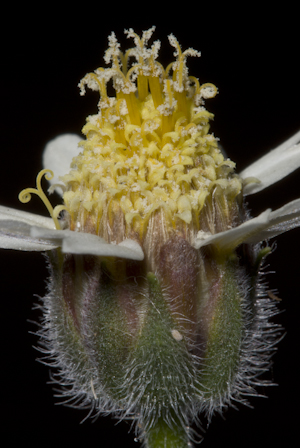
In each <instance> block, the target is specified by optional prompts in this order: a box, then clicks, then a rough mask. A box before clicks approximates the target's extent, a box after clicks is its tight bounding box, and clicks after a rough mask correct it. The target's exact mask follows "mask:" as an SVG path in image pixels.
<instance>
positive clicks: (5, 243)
mask: <svg viewBox="0 0 300 448" xmlns="http://www.w3.org/2000/svg"><path fill="white" fill-rule="evenodd" d="M33 225H38V226H44V228H48V229H53V228H54V227H55V226H54V222H53V220H52V219H51V218H45V217H44V216H39V215H34V214H33V213H27V212H23V211H21V210H15V209H12V208H9V207H3V206H0V248H2V249H14V250H24V251H44V250H50V249H53V248H54V247H56V246H54V245H53V243H49V242H47V241H43V240H40V239H38V238H34V237H32V236H31V234H30V229H31V227H32V226H33Z"/></svg>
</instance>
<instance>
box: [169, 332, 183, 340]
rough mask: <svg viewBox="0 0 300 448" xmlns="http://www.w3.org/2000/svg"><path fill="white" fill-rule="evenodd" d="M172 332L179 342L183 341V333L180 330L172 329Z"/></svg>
mask: <svg viewBox="0 0 300 448" xmlns="http://www.w3.org/2000/svg"><path fill="white" fill-rule="evenodd" d="M171 334H172V336H173V338H174V339H175V340H176V341H178V342H179V341H182V339H183V336H182V334H181V333H179V331H178V330H172V331H171Z"/></svg>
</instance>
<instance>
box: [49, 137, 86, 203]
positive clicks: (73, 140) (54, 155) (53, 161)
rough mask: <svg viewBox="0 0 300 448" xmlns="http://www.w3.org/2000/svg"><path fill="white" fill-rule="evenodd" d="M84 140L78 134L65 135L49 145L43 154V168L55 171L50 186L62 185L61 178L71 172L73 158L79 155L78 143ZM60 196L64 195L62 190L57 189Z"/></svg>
mask: <svg viewBox="0 0 300 448" xmlns="http://www.w3.org/2000/svg"><path fill="white" fill-rule="evenodd" d="M81 140H82V138H80V137H79V136H78V135H76V134H63V135H59V136H58V137H56V138H55V139H53V140H51V141H50V142H49V143H47V145H46V147H45V149H44V153H43V166H44V168H48V169H50V170H52V171H53V173H54V177H53V179H51V180H50V184H51V185H54V184H61V185H63V184H62V182H61V181H60V180H59V177H60V176H64V175H65V174H67V173H68V172H69V171H70V165H71V162H72V159H73V157H75V156H77V155H78V154H79V151H80V150H79V148H78V143H79V142H80V141H81ZM55 190H56V191H57V193H58V194H60V195H61V194H62V190H61V189H60V188H55Z"/></svg>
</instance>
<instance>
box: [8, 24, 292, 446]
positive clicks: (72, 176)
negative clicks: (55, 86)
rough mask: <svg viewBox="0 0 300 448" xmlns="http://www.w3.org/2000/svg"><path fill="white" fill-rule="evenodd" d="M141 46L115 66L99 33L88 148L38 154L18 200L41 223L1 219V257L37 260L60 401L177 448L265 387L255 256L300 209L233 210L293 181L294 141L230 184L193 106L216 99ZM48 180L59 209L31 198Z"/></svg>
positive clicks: (137, 42) (265, 350) (68, 145)
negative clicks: (124, 422)
mask: <svg viewBox="0 0 300 448" xmlns="http://www.w3.org/2000/svg"><path fill="white" fill-rule="evenodd" d="M153 31H154V28H151V29H150V30H148V31H146V32H144V33H143V35H142V37H141V38H140V37H139V36H137V35H136V34H135V33H134V32H133V30H129V31H126V34H127V37H128V38H131V39H133V42H134V47H133V48H130V49H129V50H128V51H127V52H126V53H125V54H123V53H122V52H121V50H120V45H119V43H118V42H117V40H116V37H115V34H114V33H112V34H111V36H110V37H109V48H108V50H107V51H106V54H105V62H106V64H108V65H109V68H106V69H104V68H99V69H97V70H96V71H95V72H94V73H90V74H88V75H86V76H85V77H84V78H83V80H82V81H81V83H80V88H81V92H82V93H84V91H85V87H86V86H88V87H90V88H92V89H93V90H98V91H99V93H100V102H99V113H98V114H97V115H93V116H90V117H88V119H87V124H86V125H85V126H84V128H83V133H84V134H85V135H86V139H85V140H84V141H80V142H79V138H78V137H77V136H74V135H66V136H63V137H59V138H57V139H56V140H54V141H52V142H50V144H49V145H48V146H47V148H46V151H45V154H44V163H45V168H46V169H45V170H43V171H41V172H40V173H39V175H38V177H37V186H36V188H27V189H25V190H23V191H22V192H21V193H20V200H21V201H22V202H27V201H28V200H29V199H30V195H31V194H37V195H38V196H40V198H41V199H42V200H43V202H44V203H45V205H46V206H47V208H48V210H49V212H50V215H51V218H44V217H40V216H35V215H32V214H29V213H26V212H23V211H16V210H12V209H8V208H6V207H1V208H0V229H1V236H0V244H1V247H3V248H6V249H9V248H10V249H17V250H40V251H47V254H48V259H49V266H50V271H51V275H50V280H49V293H48V294H47V295H46V297H45V298H44V299H43V306H44V316H43V320H42V323H43V326H42V330H41V331H40V332H39V334H40V336H41V345H42V346H43V350H44V351H46V352H47V354H48V355H46V359H48V361H49V363H50V364H51V363H52V364H53V365H54V366H55V373H54V378H55V379H56V381H57V382H58V383H61V385H62V396H64V397H65V398H66V400H67V399H68V397H69V398H70V399H71V400H72V399H73V400H74V403H75V404H76V405H77V404H79V405H80V404H82V405H84V406H86V405H90V406H91V408H92V409H94V410H95V412H96V413H99V414H100V413H102V412H104V413H108V412H112V413H114V414H116V415H119V416H120V418H132V419H133V420H134V421H135V423H136V431H137V433H138V435H139V437H140V439H141V440H143V441H144V443H145V446H147V447H164V448H165V447H172V448H174V447H176V448H177V447H178V448H179V447H187V446H190V445H189V443H190V441H191V440H192V434H191V431H190V429H189V428H190V425H191V423H193V422H197V420H198V416H199V415H200V414H201V413H205V414H206V416H207V417H208V418H209V419H210V418H211V416H212V415H213V413H214V412H215V411H217V412H222V411H223V410H224V409H225V408H226V407H227V406H229V405H230V403H231V401H232V400H234V401H235V402H236V401H239V402H246V398H245V397H246V396H247V395H248V394H253V393H255V392H254V391H255V389H254V388H255V387H256V386H259V385H262V384H265V383H264V382H263V381H261V380H260V379H259V376H260V374H262V373H263V372H265V371H266V370H267V369H268V367H269V361H270V357H271V355H272V351H273V348H274V344H275V343H276V341H277V340H278V339H279V337H280V327H278V326H276V325H275V324H272V322H271V321H270V319H271V318H272V316H273V315H274V314H275V313H276V301H274V300H273V299H272V298H269V297H268V296H267V294H266V292H265V290H264V287H263V285H262V284H261V282H260V277H261V272H260V266H261V263H262V260H263V258H264V257H265V256H266V255H267V254H268V253H269V252H270V251H271V249H270V247H269V246H268V244H266V243H264V244H263V245H261V243H260V242H261V241H265V240H268V239H269V238H273V237H274V236H276V235H278V234H280V233H282V232H285V231H287V230H290V229H292V228H294V227H296V226H299V225H300V219H299V217H300V199H299V200H296V201H293V202H291V203H288V204H287V205H285V206H283V207H282V208H280V209H278V210H275V211H271V210H270V209H268V210H266V211H265V212H263V213H262V214H261V215H259V216H258V217H256V218H250V215H249V213H248V211H247V210H246V209H245V206H244V202H243V198H244V196H245V195H247V194H253V193H255V192H257V191H259V190H261V189H264V188H266V187H268V186H269V185H271V184H273V183H275V182H277V181H278V180H280V179H281V178H283V177H284V176H286V175H288V174H289V173H290V172H292V171H293V170H295V169H296V168H298V167H299V166H300V145H299V141H300V133H298V134H297V135H295V136H294V137H292V138H291V139H290V140H288V141H287V142H285V143H284V144H283V145H281V146H279V147H278V148H276V149H274V150H273V151H271V152H270V153H269V154H267V155H266V156H265V157H263V158H262V159H261V160H260V161H259V162H258V163H256V164H253V165H251V166H250V167H249V168H248V169H246V170H245V171H244V172H242V173H240V174H239V175H238V174H236V173H235V164H234V162H232V161H231V160H230V159H227V158H226V157H224V155H223V153H222V150H221V149H220V147H219V145H218V140H217V139H216V138H215V137H214V136H213V135H212V134H210V133H209V121H210V119H211V118H212V117H213V115H212V114H211V113H209V112H208V111H207V110H206V109H205V108H204V101H205V100H206V99H208V98H213V97H214V96H215V95H216V93H217V89H216V87H215V86H214V85H212V84H208V83H207V84H200V83H199V81H198V79H197V78H195V77H193V76H190V75H189V74H188V69H187V58H188V57H194V56H199V53H198V52H197V51H195V50H192V49H188V50H186V51H182V50H181V48H180V45H179V43H178V42H177V40H176V38H175V37H174V36H173V35H171V36H169V41H170V44H171V46H173V47H174V50H175V51H174V56H175V61H174V62H172V63H171V64H170V65H169V66H168V67H167V68H164V67H163V66H162V65H161V64H160V63H159V62H157V57H158V51H159V47H160V42H159V41H156V42H154V43H153V44H152V46H149V45H148V42H149V39H150V38H151V36H152V33H153ZM108 84H112V86H113V88H114V90H115V95H114V96H113V97H110V96H109V95H108V90H107V85H108ZM78 143H79V147H80V148H81V152H79V149H78V148H77V146H78ZM70 163H71V167H70ZM51 170H52V171H53V173H54V174H55V175H56V176H58V175H62V177H61V181H62V183H60V184H58V183H57V182H56V181H55V180H54V179H52V184H53V185H52V187H51V189H54V188H55V189H57V190H59V191H61V192H62V197H63V205H61V206H58V207H56V208H55V209H53V208H52V206H51V204H50V202H49V200H48V198H47V197H46V195H45V193H44V192H43V190H42V188H41V179H42V176H43V175H44V174H46V175H47V176H48V178H49V177H51V176H52V175H53V173H52V171H51Z"/></svg>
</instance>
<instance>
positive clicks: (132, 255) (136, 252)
mask: <svg viewBox="0 0 300 448" xmlns="http://www.w3.org/2000/svg"><path fill="white" fill-rule="evenodd" d="M31 235H32V236H34V237H39V238H43V239H44V240H48V241H49V242H50V241H52V242H53V243H55V244H58V245H61V247H62V251H63V252H64V253H71V254H89V255H96V256H99V257H119V258H127V259H130V260H143V259H144V253H143V251H142V249H141V247H140V245H139V244H138V243H137V242H136V241H133V240H125V241H123V242H122V243H120V244H108V243H107V242H106V241H105V240H104V239H103V238H100V237H99V236H97V235H92V234H90V233H83V232H73V231H71V230H52V231H51V230H45V229H42V228H38V227H33V228H32V229H31Z"/></svg>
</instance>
